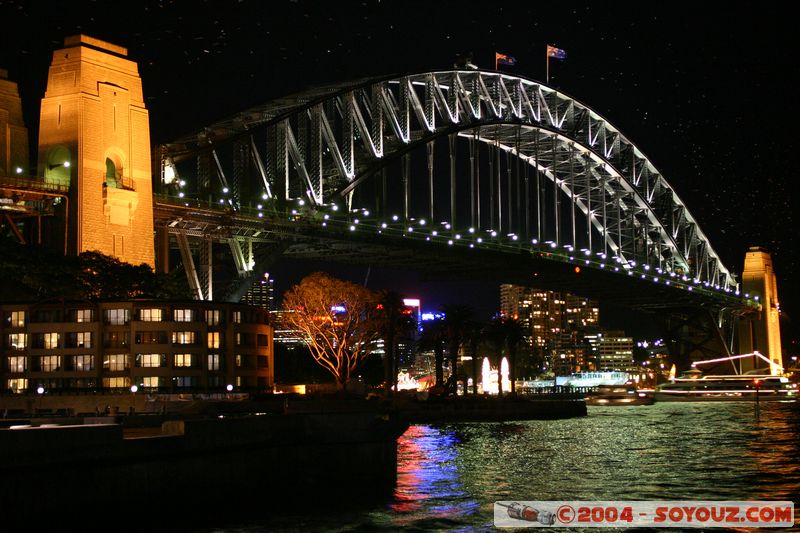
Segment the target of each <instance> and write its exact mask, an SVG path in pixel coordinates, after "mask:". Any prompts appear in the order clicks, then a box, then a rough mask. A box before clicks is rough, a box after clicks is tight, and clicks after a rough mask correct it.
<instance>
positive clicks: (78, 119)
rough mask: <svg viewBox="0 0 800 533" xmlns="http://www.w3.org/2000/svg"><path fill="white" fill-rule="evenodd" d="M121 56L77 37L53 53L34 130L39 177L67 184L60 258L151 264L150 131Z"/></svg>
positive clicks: (135, 80) (136, 84)
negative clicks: (98, 256) (86, 256)
mask: <svg viewBox="0 0 800 533" xmlns="http://www.w3.org/2000/svg"><path fill="white" fill-rule="evenodd" d="M127 54H128V51H127V50H126V49H125V48H123V47H121V46H116V45H113V44H110V43H106V42H103V41H100V40H98V39H94V38H92V37H87V36H85V35H77V36H73V37H67V38H66V39H64V48H62V49H61V50H56V51H55V52H54V53H53V62H52V64H51V65H50V72H49V75H48V79H47V92H46V93H45V97H44V98H43V99H42V107H41V121H40V124H39V173H40V175H41V176H43V178H44V180H45V182H47V183H59V184H62V185H69V188H70V193H69V213H67V223H68V227H69V231H68V232H67V234H68V235H69V241H68V243H67V247H66V249H67V252H68V253H70V254H78V253H81V252H84V251H92V250H94V251H99V252H102V253H105V254H107V255H111V256H114V257H116V258H118V259H120V260H121V261H125V262H128V263H132V264H140V263H147V264H148V265H150V266H151V267H152V266H153V264H154V243H153V195H152V184H151V181H150V174H151V170H150V168H151V167H150V128H149V117H148V113H147V109H146V108H145V105H144V98H143V95H142V81H141V79H140V78H139V71H138V67H137V65H136V63H134V62H133V61H131V60H129V59H127V58H126V57H127Z"/></svg>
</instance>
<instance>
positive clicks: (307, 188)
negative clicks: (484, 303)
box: [163, 71, 738, 291]
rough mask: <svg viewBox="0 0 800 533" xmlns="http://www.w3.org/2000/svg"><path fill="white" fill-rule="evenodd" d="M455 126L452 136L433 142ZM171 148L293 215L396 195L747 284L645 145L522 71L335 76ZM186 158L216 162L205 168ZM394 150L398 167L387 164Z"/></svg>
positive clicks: (172, 156) (453, 218) (234, 197)
mask: <svg viewBox="0 0 800 533" xmlns="http://www.w3.org/2000/svg"><path fill="white" fill-rule="evenodd" d="M440 140H444V141H446V143H447V144H446V147H445V148H446V149H445V150H440V149H439V150H434V146H438V144H437V142H439V141H440ZM420 150H421V151H423V152H424V154H425V155H424V156H423V158H420V159H419V161H423V164H424V167H425V171H422V172H416V171H415V170H414V169H413V168H412V163H411V160H410V157H411V154H412V153H416V152H417V151H420ZM440 153H444V154H445V155H446V157H445V158H443V159H442V160H443V161H445V163H443V164H444V166H445V167H447V169H446V170H445V171H444V172H443V171H441V168H440V167H441V166H442V164H441V163H439V162H437V160H436V157H435V156H436V155H438V154H440ZM163 154H164V157H163V164H164V165H172V166H174V167H175V168H180V169H181V170H180V171H179V174H180V175H181V176H189V178H188V179H187V181H192V178H194V180H195V181H196V183H197V185H190V189H191V188H193V187H194V191H190V192H195V191H196V192H197V193H198V194H200V198H202V195H203V194H206V193H209V190H211V189H214V186H213V185H208V179H207V178H206V177H205V176H206V175H215V176H216V177H217V187H218V188H222V190H224V191H225V193H224V194H221V193H218V195H219V196H221V198H220V201H221V202H222V206H224V207H225V208H232V209H234V210H236V209H240V208H242V207H243V206H245V205H249V206H251V207H254V206H255V205H256V203H263V204H264V205H265V206H266V207H265V209H267V208H269V209H273V210H275V211H277V212H284V213H287V214H289V212H290V210H291V209H292V208H293V207H296V206H298V205H300V204H305V205H306V206H308V207H311V208H315V209H320V210H324V209H329V208H330V207H331V206H332V205H334V204H336V205H337V206H342V207H344V208H346V209H347V212H348V214H350V215H351V216H353V217H355V216H361V217H362V220H364V219H366V218H370V219H372V220H374V221H376V222H377V221H379V220H385V219H387V217H389V216H390V212H391V210H392V209H394V211H393V212H399V213H400V214H401V216H402V220H403V221H405V222H408V223H417V224H418V223H419V221H421V220H422V219H423V218H427V219H428V220H430V221H431V222H433V221H434V220H437V221H438V220H445V221H447V222H448V224H449V225H448V226H447V230H448V231H449V232H450V233H451V234H453V235H455V234H457V233H461V234H466V232H467V231H468V230H469V228H472V233H475V234H476V235H483V234H485V233H487V232H488V233H490V234H492V235H493V236H496V237H497V238H499V239H507V240H510V239H514V240H520V245H522V243H532V244H539V245H541V244H542V243H543V242H545V241H549V244H550V245H551V246H553V247H554V248H558V249H561V248H568V249H570V250H571V251H572V250H573V249H575V250H579V249H581V248H582V249H583V251H584V253H586V254H587V255H592V256H595V255H600V256H602V257H603V258H605V257H606V256H608V257H611V258H612V259H613V260H616V263H617V264H619V265H621V267H622V268H623V270H624V269H630V268H633V267H635V266H636V265H637V264H646V265H649V266H652V267H653V268H654V269H657V270H658V271H659V272H660V273H664V274H668V275H677V276H682V277H683V276H686V277H689V278H691V279H694V280H697V281H699V282H701V283H702V284H703V285H705V286H710V287H716V288H721V289H723V290H727V291H733V290H736V289H737V286H738V284H737V282H736V280H735V278H734V275H733V274H732V273H731V272H730V271H729V270H728V269H727V268H725V266H724V265H723V264H722V262H721V261H720V259H719V256H718V255H717V253H716V252H715V251H714V250H713V248H712V247H711V245H710V243H709V242H708V239H707V238H706V236H705V235H704V234H703V232H702V231H701V230H700V228H699V226H698V224H697V222H696V220H695V219H694V218H693V217H692V215H691V214H690V213H689V211H688V209H687V208H686V206H685V204H684V203H683V202H682V201H681V200H680V198H679V197H678V196H677V195H676V194H675V192H674V190H673V188H672V187H671V186H670V185H669V184H668V183H667V181H666V180H665V179H664V177H663V176H662V175H661V174H660V173H659V172H658V170H657V169H656V168H655V166H654V165H653V164H652V163H651V162H650V161H649V160H648V159H647V158H646V156H645V155H644V154H643V153H642V152H641V151H640V150H639V149H638V148H637V147H636V146H635V145H633V144H632V143H631V142H630V141H629V140H628V139H627V138H626V137H625V136H623V135H622V134H621V133H620V132H619V131H618V130H617V129H616V128H614V127H613V126H612V125H611V124H610V123H608V121H607V120H606V119H605V118H603V117H602V116H600V115H599V114H597V113H596V112H594V111H592V110H591V109H590V108H588V107H587V106H585V105H584V104H582V103H581V102H579V101H577V100H575V99H573V98H571V97H569V96H567V95H564V94H562V93H559V92H558V91H556V90H554V89H552V88H550V87H547V86H546V85H543V84H541V83H538V82H535V81H532V80H527V79H524V78H519V77H515V76H510V75H507V74H502V73H497V72H482V71H444V72H429V73H423V74H417V75H409V76H400V77H388V78H383V79H379V80H365V81H361V82H357V83H354V84H349V85H340V86H331V87H323V88H319V89H317V90H315V91H312V92H309V93H305V94H302V95H298V96H294V97H288V98H285V99H282V100H279V101H276V102H272V103H270V104H268V105H266V106H262V107H258V108H253V109H250V110H247V111H245V112H243V113H241V114H239V115H237V116H236V117H233V118H232V119H230V120H226V121H222V122H219V123H216V124H214V125H212V126H210V127H208V128H206V129H205V130H204V131H203V132H201V133H200V134H198V135H197V136H195V137H191V138H186V139H182V140H179V141H177V142H175V143H171V144H169V145H166V146H164V147H163ZM458 156H462V157H461V158H460V159H459V157H458ZM467 160H468V161H469V163H468V165H465V164H463V162H464V161H467ZM193 161H196V164H193V163H192V162H193ZM187 162H188V163H189V165H190V166H191V167H192V168H193V169H198V170H202V171H201V172H199V173H198V174H197V175H196V176H191V174H193V171H192V170H186V169H188V168H189V167H187V166H186V163H187ZM393 162H399V165H398V166H400V167H401V170H400V172H399V173H391V172H387V169H389V168H390V167H391V164H392V163H393ZM459 165H460V166H459ZM203 169H208V170H203ZM230 176H233V178H232V180H229V177H230ZM412 182H413V184H412ZM422 182H425V183H424V185H425V186H424V187H420V186H419V183H422ZM423 191H424V192H423ZM467 191H469V198H468V200H465V198H466V193H467ZM189 195H190V196H191V194H189ZM398 198H400V201H398ZM373 199H374V204H373ZM213 201H214V202H216V197H214V198H213ZM392 202H394V204H395V205H394V206H389V205H388V204H392ZM398 206H399V207H398ZM368 210H369V211H370V213H371V214H370V215H366V214H365V213H366V212H367V211H368ZM462 213H463V214H462ZM492 232H494V233H492ZM495 234H496V235H495ZM576 253H577V252H576Z"/></svg>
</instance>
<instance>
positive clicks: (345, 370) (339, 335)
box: [283, 272, 377, 390]
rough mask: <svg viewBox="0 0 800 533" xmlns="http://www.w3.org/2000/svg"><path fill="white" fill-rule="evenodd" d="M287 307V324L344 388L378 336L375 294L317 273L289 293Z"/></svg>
mask: <svg viewBox="0 0 800 533" xmlns="http://www.w3.org/2000/svg"><path fill="white" fill-rule="evenodd" d="M283 306H284V308H285V309H286V310H288V311H291V312H290V313H288V316H287V321H288V322H289V325H290V326H291V327H293V328H295V329H297V330H299V331H301V332H302V333H303V336H304V337H305V339H306V342H307V343H308V346H309V348H310V350H311V355H313V356H314V360H315V361H316V362H317V363H318V364H320V365H321V366H322V367H323V368H325V369H326V370H327V371H328V372H330V373H331V374H333V377H334V378H335V379H336V384H337V387H338V388H339V389H340V390H341V389H344V387H345V386H346V385H347V383H348V382H349V381H350V377H351V376H352V374H353V371H354V370H355V369H356V367H358V365H359V363H361V362H362V361H363V360H364V359H365V358H366V357H367V355H369V352H370V349H371V348H372V341H373V340H375V339H376V337H377V331H376V329H375V327H374V314H375V309H376V306H377V297H376V295H375V293H373V292H372V291H370V290H368V289H366V288H364V287H361V286H360V285H356V284H355V283H350V282H349V281H344V280H340V279H336V278H334V277H332V276H329V275H328V274H325V273H323V272H315V273H314V274H311V275H309V276H306V277H305V278H303V280H302V281H301V282H300V283H298V284H297V285H295V286H294V287H292V288H291V289H289V291H287V293H286V294H285V295H284V297H283Z"/></svg>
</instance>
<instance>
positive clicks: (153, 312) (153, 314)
mask: <svg viewBox="0 0 800 533" xmlns="http://www.w3.org/2000/svg"><path fill="white" fill-rule="evenodd" d="M162 317H163V311H162V310H161V309H139V320H141V321H142V322H161V321H162V320H163V318H162Z"/></svg>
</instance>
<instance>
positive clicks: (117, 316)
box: [105, 309, 130, 326]
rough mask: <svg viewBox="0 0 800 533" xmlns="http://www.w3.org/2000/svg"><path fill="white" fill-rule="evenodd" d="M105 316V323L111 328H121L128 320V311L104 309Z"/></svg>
mask: <svg viewBox="0 0 800 533" xmlns="http://www.w3.org/2000/svg"><path fill="white" fill-rule="evenodd" d="M105 315H106V316H105V321H106V323H107V324H111V325H112V326H122V325H124V324H127V323H128V321H129V320H130V311H129V310H128V309H106V310H105Z"/></svg>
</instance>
